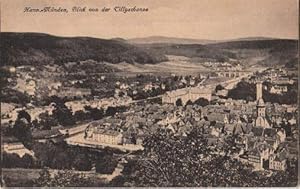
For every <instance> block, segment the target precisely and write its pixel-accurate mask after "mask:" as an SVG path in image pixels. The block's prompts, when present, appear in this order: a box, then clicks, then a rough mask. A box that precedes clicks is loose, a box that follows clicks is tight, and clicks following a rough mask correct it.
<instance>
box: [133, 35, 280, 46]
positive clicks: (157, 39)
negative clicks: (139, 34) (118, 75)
mask: <svg viewBox="0 0 300 189" xmlns="http://www.w3.org/2000/svg"><path fill="white" fill-rule="evenodd" d="M273 39H274V38H269V37H247V38H238V39H230V40H209V39H190V38H177V37H164V36H150V37H143V38H132V39H128V40H127V42H128V43H131V44H155V43H156V44H158V43H167V44H202V45H205V44H212V43H221V42H228V41H259V40H273Z"/></svg>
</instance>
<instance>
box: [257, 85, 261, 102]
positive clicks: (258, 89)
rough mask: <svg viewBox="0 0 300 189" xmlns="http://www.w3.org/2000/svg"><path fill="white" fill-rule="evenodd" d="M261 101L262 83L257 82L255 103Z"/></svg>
mask: <svg viewBox="0 0 300 189" xmlns="http://www.w3.org/2000/svg"><path fill="white" fill-rule="evenodd" d="M259 99H262V82H261V81H258V82H257V83H256V101H258V100H259Z"/></svg>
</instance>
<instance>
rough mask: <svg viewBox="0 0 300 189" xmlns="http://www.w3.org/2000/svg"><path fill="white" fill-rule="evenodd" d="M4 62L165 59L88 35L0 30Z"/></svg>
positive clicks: (152, 60) (38, 62)
mask: <svg viewBox="0 0 300 189" xmlns="http://www.w3.org/2000/svg"><path fill="white" fill-rule="evenodd" d="M1 54H2V55H1V61H2V64H3V65H41V64H49V63H55V64H62V63H64V62H70V61H82V60H88V59H93V60H95V61H107V62H111V63H119V62H123V61H125V62H128V63H134V62H137V63H157V62H161V61H165V60H167V58H166V57H165V56H164V55H162V54H160V53H153V52H150V51H145V50H143V49H141V48H138V47H135V46H133V45H130V44H127V43H124V42H121V41H117V40H105V39H97V38H90V37H56V36H51V35H47V34H39V33H1Z"/></svg>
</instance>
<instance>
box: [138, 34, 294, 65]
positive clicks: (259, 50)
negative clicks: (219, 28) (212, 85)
mask: <svg viewBox="0 0 300 189" xmlns="http://www.w3.org/2000/svg"><path fill="white" fill-rule="evenodd" d="M297 45H298V41H297V40H284V39H264V38H260V39H259V40H257V39H254V40H252V41H251V39H245V40H244V41H231V42H221V43H214V44H207V45H201V44H163V43H157V44H138V46H139V47H142V48H145V49H147V50H151V51H155V52H161V53H163V54H168V55H176V56H186V57H190V58H194V59H195V58H196V59H197V60H199V58H200V59H214V60H217V61H222V60H223V61H224V60H229V59H237V60H239V61H240V62H242V63H243V64H247V65H254V64H261V65H268V66H273V65H285V64H286V63H288V62H290V61H291V60H292V59H295V57H297V55H298V47H297Z"/></svg>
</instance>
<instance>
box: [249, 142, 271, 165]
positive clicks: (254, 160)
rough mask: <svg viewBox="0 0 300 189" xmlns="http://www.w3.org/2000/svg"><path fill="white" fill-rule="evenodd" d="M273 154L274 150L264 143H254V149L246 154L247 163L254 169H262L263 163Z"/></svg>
mask: <svg viewBox="0 0 300 189" xmlns="http://www.w3.org/2000/svg"><path fill="white" fill-rule="evenodd" d="M273 152H274V149H273V148H272V147H271V146H269V145H268V144H267V143H266V142H263V143H261V142H255V144H254V148H253V149H252V150H250V151H249V153H248V162H249V163H250V164H252V165H253V166H254V168H255V169H264V162H265V161H267V160H268V159H269V156H270V154H272V153H273Z"/></svg>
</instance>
